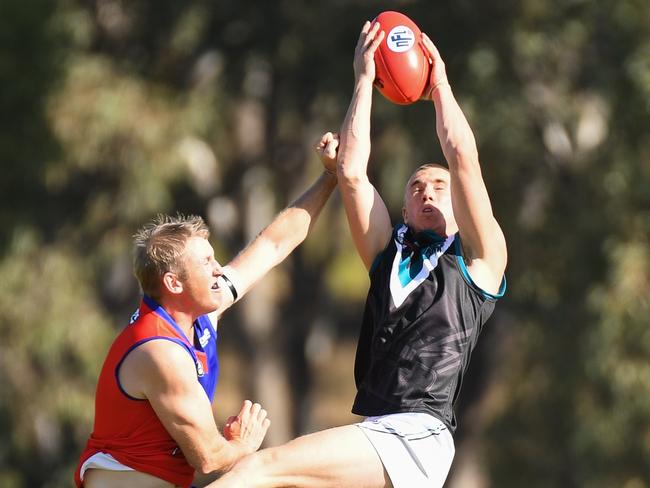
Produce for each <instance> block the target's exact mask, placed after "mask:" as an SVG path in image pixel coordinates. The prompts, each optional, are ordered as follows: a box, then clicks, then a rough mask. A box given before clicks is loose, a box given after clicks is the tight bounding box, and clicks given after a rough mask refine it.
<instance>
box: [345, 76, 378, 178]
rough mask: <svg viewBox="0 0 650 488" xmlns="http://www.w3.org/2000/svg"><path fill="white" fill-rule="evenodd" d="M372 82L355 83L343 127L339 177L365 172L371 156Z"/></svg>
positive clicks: (360, 175) (354, 175)
mask: <svg viewBox="0 0 650 488" xmlns="http://www.w3.org/2000/svg"><path fill="white" fill-rule="evenodd" d="M371 108H372V83H371V82H370V81H368V80H359V81H357V82H356V83H355V87H354V92H353V94H352V100H351V101H350V106H349V107H348V111H347V114H346V115H345V119H344V120H343V125H342V127H341V145H340V147H339V156H338V165H337V173H338V175H339V178H345V179H354V178H360V177H363V176H365V175H366V170H367V165H368V158H369V157H370V110H371Z"/></svg>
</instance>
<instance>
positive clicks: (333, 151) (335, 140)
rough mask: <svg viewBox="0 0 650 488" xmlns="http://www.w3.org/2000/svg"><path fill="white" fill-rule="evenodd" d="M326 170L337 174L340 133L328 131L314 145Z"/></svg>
mask: <svg viewBox="0 0 650 488" xmlns="http://www.w3.org/2000/svg"><path fill="white" fill-rule="evenodd" d="M314 149H315V150H316V153H317V154H318V157H319V158H320V161H321V163H323V167H324V168H325V171H327V172H328V173H331V174H333V175H336V156H337V154H338V152H339V135H338V134H337V133H336V132H326V133H325V134H323V135H322V137H321V138H320V140H319V141H318V142H317V143H316V145H315V146H314Z"/></svg>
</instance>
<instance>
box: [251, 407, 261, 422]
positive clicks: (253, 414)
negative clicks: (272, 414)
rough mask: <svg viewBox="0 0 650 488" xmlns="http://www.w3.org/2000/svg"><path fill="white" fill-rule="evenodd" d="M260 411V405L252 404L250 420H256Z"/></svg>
mask: <svg viewBox="0 0 650 488" xmlns="http://www.w3.org/2000/svg"><path fill="white" fill-rule="evenodd" d="M260 410H262V405H260V404H259V403H253V406H252V407H251V414H250V415H251V419H252V420H257V418H258V415H259V413H260Z"/></svg>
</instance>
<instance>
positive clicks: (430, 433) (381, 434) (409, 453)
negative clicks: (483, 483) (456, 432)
mask: <svg viewBox="0 0 650 488" xmlns="http://www.w3.org/2000/svg"><path fill="white" fill-rule="evenodd" d="M357 425H358V426H359V427H360V428H361V431H362V432H363V433H364V434H365V435H366V437H367V438H368V440H370V442H371V443H372V445H373V446H374V448H375V450H376V451H377V454H379V457H380V458H381V462H382V463H383V465H384V468H386V472H387V473H388V476H390V480H391V482H392V483H393V486H394V487H395V488H420V487H421V488H425V487H426V488H441V487H442V486H443V484H444V483H445V479H446V478H447V474H449V468H451V462H452V461H453V459H454V453H455V452H456V449H455V447H454V439H453V437H452V436H451V433H450V432H449V430H448V429H447V427H446V426H445V424H443V423H442V422H441V421H440V420H438V419H437V418H435V417H433V416H431V415H428V414H425V413H397V414H391V415H383V416H381V417H368V418H367V419H366V420H364V421H363V422H361V423H358V424H357Z"/></svg>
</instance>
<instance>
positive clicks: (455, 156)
mask: <svg viewBox="0 0 650 488" xmlns="http://www.w3.org/2000/svg"><path fill="white" fill-rule="evenodd" d="M433 103H434V105H435V109H436V132H437V134H438V139H439V140H440V146H441V147H442V151H443V154H444V155H445V159H446V160H447V162H448V163H449V169H450V171H452V172H454V171H468V170H469V171H472V170H476V169H478V150H477V148H476V140H475V139H474V133H473V132H472V129H471V128H470V126H469V123H468V122H467V119H466V118H465V114H463V111H462V110H461V108H460V106H459V105H458V102H457V101H456V98H455V97H454V94H453V92H452V90H451V87H450V86H449V83H447V82H444V83H442V84H441V85H440V86H439V87H438V88H436V89H435V91H434V92H433Z"/></svg>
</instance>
